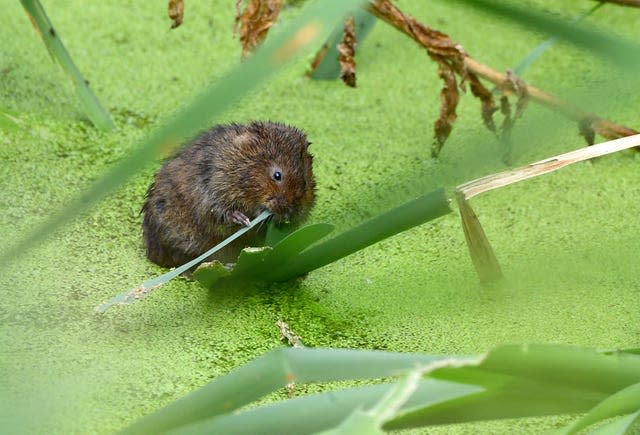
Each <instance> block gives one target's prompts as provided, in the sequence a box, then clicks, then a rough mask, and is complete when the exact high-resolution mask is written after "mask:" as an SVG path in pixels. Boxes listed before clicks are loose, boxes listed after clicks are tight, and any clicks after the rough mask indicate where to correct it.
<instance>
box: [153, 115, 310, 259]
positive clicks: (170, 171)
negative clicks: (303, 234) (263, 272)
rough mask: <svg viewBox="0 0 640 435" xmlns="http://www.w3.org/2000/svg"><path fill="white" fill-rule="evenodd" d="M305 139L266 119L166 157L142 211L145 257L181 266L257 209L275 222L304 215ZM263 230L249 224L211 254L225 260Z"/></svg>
mask: <svg viewBox="0 0 640 435" xmlns="http://www.w3.org/2000/svg"><path fill="white" fill-rule="evenodd" d="M309 145H310V142H308V141H307V137H306V135H305V133H304V132H302V131H301V130H299V129H297V128H295V127H291V126H288V125H285V124H281V123H276V122H270V121H254V122H251V123H249V124H248V125H238V124H229V125H218V126H215V127H213V128H212V129H210V130H208V131H206V132H204V133H202V134H201V135H200V136H199V137H197V138H196V139H195V140H193V141H192V142H191V143H190V144H188V145H187V146H185V147H184V148H183V149H182V150H181V151H180V152H179V153H178V154H177V155H176V156H175V157H173V158H171V159H169V160H167V161H166V162H165V163H164V164H163V166H162V167H161V168H160V170H159V171H158V172H157V173H156V176H155V179H154V181H153V183H151V185H150V186H149V190H148V191H147V197H146V201H145V203H144V205H143V207H142V211H141V212H142V213H144V219H143V223H142V228H143V234H144V241H145V244H146V248H147V257H148V258H149V259H150V260H151V261H153V262H154V263H156V264H159V265H160V266H164V267H174V266H180V265H182V264H184V263H186V262H188V261H190V260H193V259H194V258H196V257H197V256H199V255H201V254H203V253H204V252H206V251H207V250H208V249H211V248H212V247H213V246H214V245H216V244H218V243H219V242H221V241H222V240H224V239H225V238H227V237H228V236H229V235H231V234H233V233H234V232H236V231H237V230H238V229H239V228H241V226H242V225H247V224H248V223H249V220H250V219H252V218H255V217H256V216H258V215H259V214H260V213H261V212H262V211H264V210H269V211H270V212H272V213H273V214H274V218H275V219H276V222H282V221H290V222H292V223H300V222H301V221H303V220H304V219H305V218H306V216H307V215H308V213H309V211H310V209H311V207H312V206H313V204H314V202H315V189H316V183H315V179H314V177H313V168H312V163H313V157H312V156H311V154H309V152H308V147H309ZM262 228H264V226H262ZM262 233H263V231H259V230H252V231H251V232H249V233H247V234H245V235H244V236H242V237H240V238H239V239H238V240H236V241H235V242H234V243H231V244H230V245H228V246H226V247H225V248H224V249H223V250H222V251H219V252H218V253H216V254H214V256H213V258H216V259H220V260H232V259H233V258H234V256H237V254H238V253H239V251H240V249H242V248H244V247H246V246H250V243H251V242H254V243H255V241H256V240H260V239H259V238H260V237H261V236H263V234H262ZM247 236H248V237H247ZM236 242H237V243H236ZM254 246H255V245H254Z"/></svg>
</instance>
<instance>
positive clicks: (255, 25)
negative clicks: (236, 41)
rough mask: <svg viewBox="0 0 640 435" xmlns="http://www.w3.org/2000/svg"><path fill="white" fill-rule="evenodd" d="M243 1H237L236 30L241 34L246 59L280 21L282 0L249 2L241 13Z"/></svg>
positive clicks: (254, 0)
mask: <svg viewBox="0 0 640 435" xmlns="http://www.w3.org/2000/svg"><path fill="white" fill-rule="evenodd" d="M241 4H242V0H237V1H236V23H235V30H236V32H238V33H239V34H240V42H241V44H242V57H243V58H245V57H247V56H248V55H249V54H251V52H252V51H253V49H254V48H255V47H257V46H258V45H260V44H261V43H262V41H264V39H265V38H266V37H267V33H268V32H269V29H270V28H271V26H273V24H274V23H275V22H276V20H277V19H278V15H279V14H280V9H281V8H282V0H249V1H248V3H247V7H246V8H245V9H244V11H241Z"/></svg>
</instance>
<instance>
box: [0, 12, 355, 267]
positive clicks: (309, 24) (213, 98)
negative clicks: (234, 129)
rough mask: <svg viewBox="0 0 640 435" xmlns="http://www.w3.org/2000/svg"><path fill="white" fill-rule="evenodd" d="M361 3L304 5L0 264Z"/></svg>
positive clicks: (193, 129) (168, 148)
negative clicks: (298, 14) (295, 15)
mask: <svg viewBox="0 0 640 435" xmlns="http://www.w3.org/2000/svg"><path fill="white" fill-rule="evenodd" d="M361 2H362V0H324V1H320V0H316V1H314V2H311V3H310V4H308V5H307V6H305V8H304V10H303V12H302V13H301V15H300V16H299V17H298V19H296V20H295V21H294V22H292V23H291V24H289V25H287V26H286V27H284V28H283V29H282V30H281V31H280V32H279V33H278V34H276V35H273V36H272V38H269V40H268V41H266V43H265V44H264V45H263V46H262V47H261V48H260V49H258V50H257V51H256V52H255V53H254V54H253V55H252V56H251V57H250V58H249V59H247V60H246V61H245V62H243V63H242V64H240V65H238V66H237V67H236V68H233V69H232V70H231V71H230V72H229V73H228V74H227V75H226V76H225V77H224V78H223V79H221V80H220V81H218V82H217V83H216V84H214V85H213V86H212V87H210V88H209V89H208V90H206V91H205V92H204V93H203V94H202V95H200V96H199V97H197V98H196V99H195V100H194V101H192V102H191V103H190V104H188V105H187V106H186V107H185V108H183V109H182V111H180V112H179V113H178V114H176V115H175V116H174V117H173V118H172V119H170V120H169V121H167V122H166V123H165V124H164V125H163V126H162V127H160V128H158V129H157V130H156V131H154V132H153V133H152V134H151V135H150V136H149V137H147V138H146V139H145V140H143V141H142V142H141V143H140V144H139V145H138V146H136V147H135V149H134V151H133V152H132V153H131V154H130V155H129V156H128V157H127V158H125V159H124V160H122V161H121V162H119V163H118V164H116V165H115V166H113V167H112V168H111V169H110V170H108V171H107V172H106V173H105V174H104V175H103V176H102V177H101V178H100V179H99V180H98V181H97V182H95V183H94V184H93V185H92V186H90V187H89V188H88V189H87V190H86V191H85V192H84V193H82V194H81V195H79V196H78V197H77V198H75V199H74V200H72V201H71V202H70V203H69V204H68V205H67V206H66V207H64V208H63V209H62V210H60V211H59V212H58V213H56V214H54V215H53V216H52V217H51V218H49V219H48V220H46V221H45V222H44V223H43V224H41V225H40V226H39V227H37V228H36V229H35V230H33V231H32V232H31V233H30V234H28V235H27V236H26V237H25V238H24V239H22V240H21V241H19V242H18V243H17V244H16V245H14V246H13V247H10V248H9V249H8V250H6V251H5V252H4V253H3V254H2V255H1V256H0V263H2V264H5V265H6V264H8V263H10V262H12V261H15V259H16V258H18V257H19V256H20V255H23V254H24V253H25V252H26V251H27V249H29V248H31V247H33V246H34V245H35V244H36V243H37V242H39V241H41V240H42V239H43V238H45V237H46V236H48V235H49V234H51V233H52V232H53V231H55V230H57V229H58V228H60V227H61V226H62V225H64V224H66V223H67V222H69V221H70V220H71V219H73V218H74V217H76V216H78V215H79V214H81V213H83V212H85V211H87V210H88V209H89V208H90V207H92V206H93V205H95V204H96V203H97V202H98V201H99V200H101V199H102V198H104V197H105V196H106V195H108V194H109V193H111V192H113V191H114V190H115V189H116V188H117V187H118V186H120V185H122V184H124V183H125V182H126V181H127V180H129V179H130V178H131V177H132V176H133V175H134V174H135V173H136V172H138V171H139V170H141V169H142V168H144V167H145V166H146V165H147V164H149V163H151V161H153V160H154V159H156V158H159V157H166V156H167V155H170V154H171V153H173V152H174V151H175V150H177V149H178V148H179V147H180V143H181V141H182V140H183V139H185V138H190V137H192V136H193V135H195V134H196V133H197V132H198V130H200V129H202V128H204V127H205V126H207V125H209V124H210V123H211V120H212V119H214V118H215V117H216V116H219V115H220V114H221V113H222V112H223V111H224V110H226V109H227V108H228V107H230V106H231V105H232V104H234V103H236V102H237V101H238V100H240V98H241V97H242V96H243V95H246V94H248V93H249V92H250V91H251V90H252V89H254V88H256V87H257V86H258V85H259V84H261V83H263V82H264V81H265V80H266V79H267V78H268V77H270V76H271V75H272V74H273V73H274V72H275V71H277V70H278V69H279V68H280V67H281V66H282V65H284V64H285V63H286V62H288V61H289V60H291V59H292V58H293V57H295V56H296V55H298V54H299V53H300V52H302V51H303V50H304V49H307V48H308V47H309V46H310V45H311V44H312V43H314V42H316V41H318V40H323V39H324V38H326V36H327V35H328V34H329V32H330V31H331V30H332V29H333V28H334V26H335V25H336V24H337V23H338V22H340V21H341V20H342V18H343V17H344V16H345V15H346V14H347V13H348V12H349V11H351V10H353V9H355V8H356V7H357V6H358V5H359V4H360V3H361Z"/></svg>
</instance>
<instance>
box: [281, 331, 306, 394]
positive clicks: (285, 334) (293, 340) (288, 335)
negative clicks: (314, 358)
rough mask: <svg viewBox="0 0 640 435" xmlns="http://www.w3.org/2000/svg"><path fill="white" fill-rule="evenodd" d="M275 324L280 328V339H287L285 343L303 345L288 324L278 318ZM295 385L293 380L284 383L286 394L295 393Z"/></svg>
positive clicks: (296, 345)
mask: <svg viewBox="0 0 640 435" xmlns="http://www.w3.org/2000/svg"><path fill="white" fill-rule="evenodd" d="M276 326H277V327H278V329H279V330H280V340H287V343H288V344H289V346H291V347H304V344H302V340H301V339H300V336H299V335H297V334H296V333H294V332H293V331H292V330H291V327H289V325H287V323H286V322H284V321H282V320H278V321H276ZM295 386H296V384H295V382H289V383H288V384H287V385H286V389H287V395H288V396H289V398H291V397H293V396H295V394H296V391H295Z"/></svg>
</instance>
